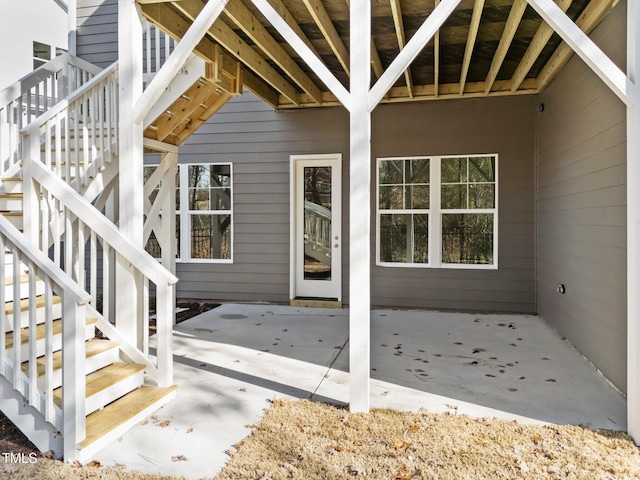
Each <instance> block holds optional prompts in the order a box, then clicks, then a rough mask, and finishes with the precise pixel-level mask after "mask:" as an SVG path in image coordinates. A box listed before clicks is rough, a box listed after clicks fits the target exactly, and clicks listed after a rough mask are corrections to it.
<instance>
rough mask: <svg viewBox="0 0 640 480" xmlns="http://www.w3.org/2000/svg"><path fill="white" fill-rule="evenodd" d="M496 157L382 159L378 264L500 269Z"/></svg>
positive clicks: (378, 206) (378, 213) (379, 195)
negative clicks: (498, 266) (498, 262)
mask: <svg viewBox="0 0 640 480" xmlns="http://www.w3.org/2000/svg"><path fill="white" fill-rule="evenodd" d="M497 162H498V158H497V155H469V156H455V157H453V156H446V157H444V156H440V157H411V158H380V159H378V168H377V173H378V176H377V178H378V181H377V186H378V195H377V199H378V202H377V227H378V228H377V263H378V264H379V265H389V266H414V267H448V268H497V225H498V223H497V221H498V210H497V185H498V184H497V166H498V165H497Z"/></svg>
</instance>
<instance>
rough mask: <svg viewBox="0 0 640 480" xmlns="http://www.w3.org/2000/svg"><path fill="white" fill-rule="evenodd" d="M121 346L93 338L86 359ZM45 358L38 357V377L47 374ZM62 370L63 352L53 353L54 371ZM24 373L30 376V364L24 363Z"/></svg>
mask: <svg viewBox="0 0 640 480" xmlns="http://www.w3.org/2000/svg"><path fill="white" fill-rule="evenodd" d="M118 345H120V342H113V341H111V340H103V339H99V338H92V339H91V340H89V341H87V342H85V350H86V358H91V357H93V356H95V355H98V354H100V353H103V352H106V351H107V350H109V349H111V348H115V347H117V346H118ZM44 362H45V357H44V356H42V357H38V359H37V361H36V363H37V372H38V377H41V376H43V375H44V374H45V371H44V370H45V363H44ZM60 368H62V350H58V351H57V352H54V353H53V369H54V370H58V369H60ZM22 371H23V372H24V373H26V374H27V375H28V374H29V362H28V361H27V362H23V363H22Z"/></svg>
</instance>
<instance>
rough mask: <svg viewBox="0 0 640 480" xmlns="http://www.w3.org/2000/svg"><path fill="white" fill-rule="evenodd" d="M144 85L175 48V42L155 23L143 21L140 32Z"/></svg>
mask: <svg viewBox="0 0 640 480" xmlns="http://www.w3.org/2000/svg"><path fill="white" fill-rule="evenodd" d="M142 42H143V44H144V45H143V53H142V56H143V68H144V75H143V81H144V85H145V87H146V85H148V84H149V82H150V81H151V79H152V78H153V77H154V76H155V74H156V73H158V71H159V70H160V68H161V67H162V65H164V63H165V62H166V60H167V58H168V57H169V55H170V54H171V52H173V50H174V49H175V48H176V45H177V42H176V41H175V40H174V39H172V38H171V37H170V36H169V35H167V34H166V33H165V32H163V31H162V30H160V29H159V28H157V27H156V26H155V25H153V24H151V23H149V22H147V21H145V22H144V24H143V32H142Z"/></svg>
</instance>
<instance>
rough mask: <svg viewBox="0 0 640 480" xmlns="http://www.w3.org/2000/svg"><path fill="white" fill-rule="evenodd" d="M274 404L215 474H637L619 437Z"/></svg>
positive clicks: (418, 479)
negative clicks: (225, 464)
mask: <svg viewBox="0 0 640 480" xmlns="http://www.w3.org/2000/svg"><path fill="white" fill-rule="evenodd" d="M454 407H455V406H454V405H452V406H450V412H451V413H448V414H430V413H428V412H420V413H402V412H397V411H392V410H374V411H372V412H371V413H369V414H356V413H353V414H352V413H349V412H347V411H346V410H344V409H340V408H336V407H332V406H327V405H322V404H317V403H311V402H309V401H286V400H280V401H273V402H272V407H271V408H270V409H269V410H268V411H267V413H266V415H265V417H264V419H263V421H262V422H261V423H260V424H259V425H257V426H256V425H252V427H254V428H252V433H251V435H250V436H249V437H247V438H246V439H245V440H244V442H243V444H242V448H241V449H238V451H237V452H236V453H235V454H234V455H233V456H232V457H231V458H230V460H229V463H228V464H227V466H226V467H225V468H224V469H223V470H222V472H221V473H220V474H219V476H218V477H216V480H231V479H233V480H236V479H261V480H281V479H289V478H292V479H304V480H315V479H317V480H320V479H321V480H326V479H348V478H353V477H356V478H360V477H362V478H366V479H392V480H423V479H433V478H437V479H442V480H446V479H459V478H474V479H475V478H483V479H522V480H530V479H531V480H533V479H535V480H538V479H554V480H555V479H564V478H567V479H568V478H576V479H577V478H603V479H631V478H640V451H639V450H638V448H637V447H635V446H634V445H633V443H632V441H631V440H630V439H629V438H628V437H626V436H625V435H624V434H621V433H611V432H600V433H595V432H593V431H591V430H588V429H586V428H582V427H566V426H546V427H543V426H527V425H521V424H518V423H516V422H504V421H500V420H496V419H472V418H469V417H467V416H465V415H460V414H458V412H457V409H455V408H454Z"/></svg>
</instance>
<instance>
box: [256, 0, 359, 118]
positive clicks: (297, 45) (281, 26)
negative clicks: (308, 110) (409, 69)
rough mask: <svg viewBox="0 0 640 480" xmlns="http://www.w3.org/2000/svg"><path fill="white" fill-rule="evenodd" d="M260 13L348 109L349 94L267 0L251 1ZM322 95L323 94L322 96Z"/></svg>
mask: <svg viewBox="0 0 640 480" xmlns="http://www.w3.org/2000/svg"><path fill="white" fill-rule="evenodd" d="M252 2H253V4H254V5H255V6H256V8H257V9H258V10H260V13H262V15H264V16H265V18H266V19H267V20H268V21H269V22H270V23H271V25H273V27H274V28H275V29H276V30H277V31H278V33H280V35H282V37H283V38H284V39H285V40H286V41H287V43H288V44H289V46H290V47H291V48H293V49H294V50H295V51H296V53H297V54H298V55H300V58H302V60H303V61H304V62H306V63H307V65H309V67H310V68H311V70H313V72H314V73H315V74H316V75H318V77H319V78H320V80H321V81H322V82H323V83H324V84H325V86H326V87H327V88H329V90H330V91H331V93H332V94H333V95H335V96H336V98H338V99H339V100H340V102H341V103H342V105H344V106H345V107H346V108H347V109H349V104H350V98H349V92H348V91H347V89H346V88H344V85H342V83H340V81H339V80H338V79H337V78H336V77H335V75H334V74H333V73H332V72H331V71H330V70H329V69H328V68H327V66H326V65H325V64H324V63H323V62H322V60H320V58H319V57H317V56H316V55H315V54H314V53H313V51H312V50H311V49H310V48H309V47H308V46H307V45H306V44H305V43H304V41H302V39H301V38H300V37H299V36H298V35H297V34H296V33H295V32H294V31H293V29H292V28H291V27H290V26H289V24H288V23H287V22H286V21H285V20H284V19H283V18H282V17H281V16H280V14H279V13H278V12H276V10H275V9H274V8H273V6H272V5H271V4H270V3H269V0H252ZM323 95H324V94H323Z"/></svg>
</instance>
